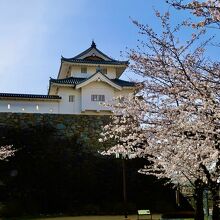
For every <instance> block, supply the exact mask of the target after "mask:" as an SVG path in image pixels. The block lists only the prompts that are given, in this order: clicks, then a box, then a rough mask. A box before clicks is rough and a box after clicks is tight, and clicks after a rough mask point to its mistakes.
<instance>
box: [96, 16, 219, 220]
mask: <svg viewBox="0 0 220 220" xmlns="http://www.w3.org/2000/svg"><path fill="white" fill-rule="evenodd" d="M156 15H157V17H158V18H159V19H160V21H161V26H162V28H163V30H162V32H161V33H157V32H155V31H154V30H153V29H152V28H151V27H150V26H148V25H142V24H140V23H138V22H137V21H133V22H134V24H135V25H137V27H138V28H139V31H140V34H141V35H143V36H144V37H145V40H142V41H140V46H139V47H138V49H136V50H131V51H130V52H129V53H128V56H129V58H130V60H131V66H130V67H131V69H132V70H133V72H134V73H136V74H138V75H140V76H141V77H143V79H144V81H143V82H142V83H141V84H140V86H142V89H141V91H140V92H139V95H140V96H137V95H136V96H132V95H131V96H129V97H127V98H125V99H124V101H123V102H118V104H114V105H112V107H113V108H114V113H115V114H114V115H113V116H112V122H111V123H110V124H108V125H107V126H105V127H104V131H103V133H102V138H101V139H100V141H109V140H111V141H112V143H114V145H113V146H112V147H111V148H110V149H108V150H107V151H106V152H104V154H117V153H121V154H124V155H130V156H131V157H132V156H133V157H145V158H147V160H148V161H149V162H148V165H146V167H144V168H143V169H141V170H140V172H142V173H145V174H147V175H152V174H153V175H155V176H157V177H158V178H168V181H169V182H172V183H173V184H176V185H178V184H181V185H185V184H191V185H192V186H193V187H194V189H195V190H194V197H195V201H196V206H197V207H196V219H199V220H201V219H203V218H204V214H203V209H202V208H203V207H202V193H203V189H204V187H208V188H209V189H210V191H211V193H212V198H213V219H219V203H218V202H219V200H218V199H217V197H216V195H217V193H218V190H219V182H220V133H219V131H220V93H219V91H220V90H219V89H220V88H219V86H220V83H219V82H220V68H219V67H220V63H218V62H211V61H210V59H206V58H205V46H206V45H207V43H208V42H210V40H211V39H208V40H205V41H200V38H201V37H202V38H203V35H204V34H205V30H204V29H199V30H196V32H195V33H192V36H191V37H190V38H189V39H185V40H183V39H182V40H180V39H179V38H178V36H181V29H182V28H189V29H190V27H191V23H190V22H187V21H184V22H183V23H182V24H179V25H177V26H176V27H171V26H170V16H169V14H168V13H166V14H165V15H160V13H159V12H156Z"/></svg>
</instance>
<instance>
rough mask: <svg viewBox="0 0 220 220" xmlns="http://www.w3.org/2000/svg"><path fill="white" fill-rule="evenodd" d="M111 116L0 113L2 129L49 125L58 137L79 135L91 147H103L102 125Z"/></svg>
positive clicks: (79, 139)
mask: <svg viewBox="0 0 220 220" xmlns="http://www.w3.org/2000/svg"><path fill="white" fill-rule="evenodd" d="M109 120H110V116H104V115H100V116H97V115H60V114H30V113H0V129H4V128H15V129H34V128H36V127H37V126H48V127H49V128H52V129H53V130H54V132H53V134H54V136H55V137H57V138H60V139H62V138H72V137H77V138H78V141H80V142H82V143H83V144H85V145H89V147H91V149H92V148H94V149H97V148H102V147H103V146H102V144H101V143H99V142H98V138H99V136H100V132H101V130H102V126H103V125H105V124H107V123H108V122H109Z"/></svg>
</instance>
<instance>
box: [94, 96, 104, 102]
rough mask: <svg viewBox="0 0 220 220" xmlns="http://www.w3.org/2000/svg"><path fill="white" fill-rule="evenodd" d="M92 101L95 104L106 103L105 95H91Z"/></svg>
mask: <svg viewBox="0 0 220 220" xmlns="http://www.w3.org/2000/svg"><path fill="white" fill-rule="evenodd" d="M91 101H93V102H104V101H105V95H91Z"/></svg>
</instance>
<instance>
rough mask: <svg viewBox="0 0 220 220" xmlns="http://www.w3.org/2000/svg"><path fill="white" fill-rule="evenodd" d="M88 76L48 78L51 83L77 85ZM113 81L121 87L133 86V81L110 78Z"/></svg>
mask: <svg viewBox="0 0 220 220" xmlns="http://www.w3.org/2000/svg"><path fill="white" fill-rule="evenodd" d="M87 79H88V78H79V77H68V78H65V79H52V78H51V79H50V82H51V83H57V84H66V85H74V86H75V85H77V84H79V83H82V82H83V81H86V80H87ZM110 80H111V81H112V82H113V83H115V84H117V85H119V86H122V87H133V86H135V83H134V82H129V81H125V80H121V79H110Z"/></svg>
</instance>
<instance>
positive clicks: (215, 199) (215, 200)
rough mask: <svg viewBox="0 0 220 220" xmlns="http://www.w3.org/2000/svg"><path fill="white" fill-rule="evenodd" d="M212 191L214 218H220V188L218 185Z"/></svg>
mask: <svg viewBox="0 0 220 220" xmlns="http://www.w3.org/2000/svg"><path fill="white" fill-rule="evenodd" d="M211 193H212V202H213V211H212V219H213V220H219V219H220V210H219V209H220V208H219V205H220V203H219V199H220V198H219V189H218V187H217V188H215V189H212V190H211Z"/></svg>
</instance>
